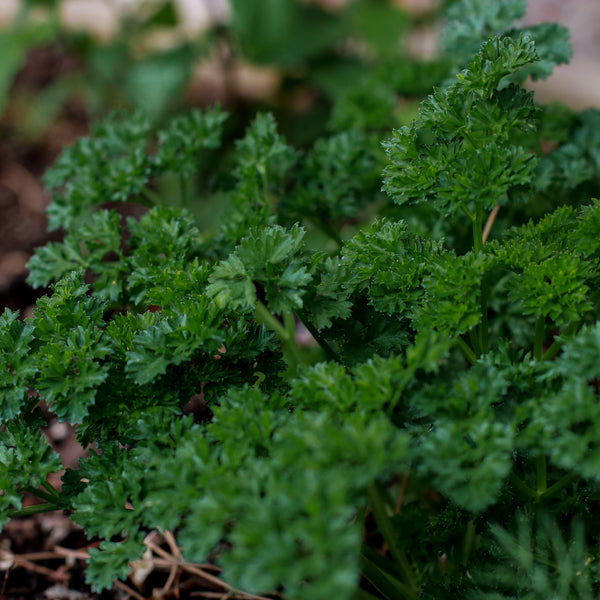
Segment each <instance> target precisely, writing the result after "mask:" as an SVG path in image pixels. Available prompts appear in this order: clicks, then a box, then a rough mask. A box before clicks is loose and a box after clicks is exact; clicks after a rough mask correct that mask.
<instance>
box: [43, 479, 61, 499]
mask: <svg viewBox="0 0 600 600" xmlns="http://www.w3.org/2000/svg"><path fill="white" fill-rule="evenodd" d="M42 485H43V486H44V487H45V488H46V489H47V490H48V492H49V493H50V495H51V496H53V497H54V498H56V499H57V500H58V497H59V495H60V494H59V492H58V490H57V489H56V488H55V487H54V486H53V485H52V484H51V483H50V482H49V481H42Z"/></svg>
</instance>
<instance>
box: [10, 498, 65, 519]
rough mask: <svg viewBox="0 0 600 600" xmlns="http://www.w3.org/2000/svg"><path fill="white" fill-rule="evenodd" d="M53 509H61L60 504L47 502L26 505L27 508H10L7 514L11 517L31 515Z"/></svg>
mask: <svg viewBox="0 0 600 600" xmlns="http://www.w3.org/2000/svg"><path fill="white" fill-rule="evenodd" d="M53 510H60V506H58V505H57V504H54V502H47V503H46V504H34V505H33V506H26V507H25V508H20V509H18V510H17V509H15V510H9V511H7V516H8V518H9V519H12V518H14V517H29V516H30V515H37V514H39V513H44V512H52V511H53Z"/></svg>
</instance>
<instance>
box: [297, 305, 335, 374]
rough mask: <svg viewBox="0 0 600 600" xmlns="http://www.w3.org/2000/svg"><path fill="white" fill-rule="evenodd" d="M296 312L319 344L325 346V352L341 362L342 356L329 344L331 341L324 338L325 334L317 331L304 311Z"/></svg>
mask: <svg viewBox="0 0 600 600" xmlns="http://www.w3.org/2000/svg"><path fill="white" fill-rule="evenodd" d="M296 314H297V315H298V318H299V319H300V320H301V321H302V323H303V324H304V326H305V327H306V329H308V331H309V333H310V334H311V335H312V336H313V338H315V341H316V342H317V344H319V346H321V348H323V350H324V351H325V354H327V356H329V358H331V359H332V360H334V361H335V362H337V363H341V362H342V359H341V358H340V355H339V354H338V353H337V352H336V351H335V350H334V349H333V348H332V347H331V346H330V345H329V343H328V342H327V341H326V340H325V339H323V336H321V334H320V333H319V332H318V331H317V329H316V327H315V326H314V325H313V324H312V323H311V322H310V320H309V319H307V318H306V315H305V314H304V313H303V312H302V311H296Z"/></svg>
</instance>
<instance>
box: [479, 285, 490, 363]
mask: <svg viewBox="0 0 600 600" xmlns="http://www.w3.org/2000/svg"><path fill="white" fill-rule="evenodd" d="M480 297H481V323H480V324H479V345H480V346H481V353H482V354H486V353H487V351H488V349H489V338H488V314H487V312H488V285H487V277H486V276H485V275H484V276H483V277H482V278H481V296H480Z"/></svg>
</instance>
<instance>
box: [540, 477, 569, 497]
mask: <svg viewBox="0 0 600 600" xmlns="http://www.w3.org/2000/svg"><path fill="white" fill-rule="evenodd" d="M576 478H577V475H576V474H575V473H568V474H567V475H565V476H564V477H561V478H560V479H559V480H558V481H557V482H556V483H554V484H552V485H551V486H550V487H549V488H548V489H547V490H546V491H545V492H544V493H543V494H542V496H541V498H540V500H544V501H545V500H549V499H550V498H553V497H554V496H556V494H558V492H560V491H561V490H562V489H563V488H565V487H566V486H567V485H569V484H570V483H571V482H572V481H574V480H575V479H576Z"/></svg>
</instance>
